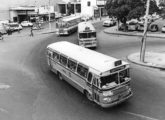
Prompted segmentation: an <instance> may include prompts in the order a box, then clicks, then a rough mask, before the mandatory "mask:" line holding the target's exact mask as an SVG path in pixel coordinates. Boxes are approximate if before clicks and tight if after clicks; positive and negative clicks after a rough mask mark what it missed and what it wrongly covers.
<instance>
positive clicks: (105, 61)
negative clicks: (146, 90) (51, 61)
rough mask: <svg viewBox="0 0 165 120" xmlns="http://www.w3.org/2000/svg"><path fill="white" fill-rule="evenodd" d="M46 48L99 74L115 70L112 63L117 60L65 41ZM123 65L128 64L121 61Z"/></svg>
mask: <svg viewBox="0 0 165 120" xmlns="http://www.w3.org/2000/svg"><path fill="white" fill-rule="evenodd" d="M47 48H48V49H51V50H54V51H57V52H60V53H61V54H64V55H66V56H68V57H70V58H72V59H74V60H76V61H78V62H80V63H82V64H84V65H86V66H89V68H92V69H94V70H96V71H98V72H99V74H100V73H103V72H106V71H109V70H110V69H113V68H115V67H116V66H115V65H114V63H115V62H116V61H118V60H119V59H116V58H113V57H110V56H107V55H105V54H102V53H99V52H96V51H93V50H90V49H87V48H84V47H81V46H78V45H76V44H73V43H70V42H67V41H61V42H56V43H52V44H50V45H48V47H47ZM124 64H128V63H126V62H123V61H122V65H124Z"/></svg>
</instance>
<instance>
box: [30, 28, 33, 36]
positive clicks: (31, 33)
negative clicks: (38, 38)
mask: <svg viewBox="0 0 165 120" xmlns="http://www.w3.org/2000/svg"><path fill="white" fill-rule="evenodd" d="M30 36H31V37H33V26H32V27H31V29H30Z"/></svg>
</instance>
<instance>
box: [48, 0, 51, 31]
mask: <svg viewBox="0 0 165 120" xmlns="http://www.w3.org/2000/svg"><path fill="white" fill-rule="evenodd" d="M48 8H49V30H51V23H50V0H49V7H48Z"/></svg>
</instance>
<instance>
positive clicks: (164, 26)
mask: <svg viewBox="0 0 165 120" xmlns="http://www.w3.org/2000/svg"><path fill="white" fill-rule="evenodd" d="M162 33H165V25H163V27H162Z"/></svg>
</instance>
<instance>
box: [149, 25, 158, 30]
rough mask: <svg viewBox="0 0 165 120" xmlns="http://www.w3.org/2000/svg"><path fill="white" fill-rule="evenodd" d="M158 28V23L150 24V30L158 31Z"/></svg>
mask: <svg viewBox="0 0 165 120" xmlns="http://www.w3.org/2000/svg"><path fill="white" fill-rule="evenodd" d="M158 30H159V28H158V25H157V24H152V25H151V26H150V31H151V32H157V31H158Z"/></svg>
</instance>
